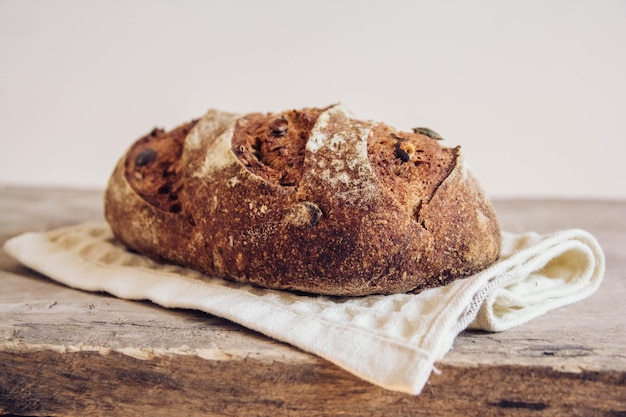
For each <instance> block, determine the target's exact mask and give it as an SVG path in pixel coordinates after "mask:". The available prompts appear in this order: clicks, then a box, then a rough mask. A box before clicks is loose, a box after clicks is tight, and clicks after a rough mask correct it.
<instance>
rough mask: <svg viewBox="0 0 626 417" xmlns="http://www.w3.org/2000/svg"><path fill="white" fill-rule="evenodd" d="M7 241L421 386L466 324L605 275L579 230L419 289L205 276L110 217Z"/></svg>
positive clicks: (523, 244)
mask: <svg viewBox="0 0 626 417" xmlns="http://www.w3.org/2000/svg"><path fill="white" fill-rule="evenodd" d="M4 249H5V250H6V252H7V253H9V254H10V255H11V256H13V257H14V258H16V259H17V260H18V261H20V262H21V263H23V264H24V265H26V266H28V267H30V268H32V269H34V270H36V271H38V272H40V273H42V274H44V275H47V276H48V277H50V278H52V279H54V280H56V281H58V282H61V283H63V284H65V285H68V286H70V287H74V288H79V289H82V290H87V291H105V292H107V293H110V294H112V295H114V296H117V297H120V298H125V299H132V300H144V299H145V300H151V301H152V302H154V303H156V304H159V305H161V306H164V307H178V308H189V309H197V310H202V311H205V312H207V313H211V314H214V315H216V316H220V317H224V318H227V319H229V320H231V321H234V322H237V323H240V324H242V325H243V326H246V327H248V328H250V329H253V330H256V331H258V332H261V333H264V334H266V335H268V336H270V337H273V338H275V339H278V340H281V341H284V342H287V343H290V344H292V345H294V346H297V347H299V348H301V349H303V350H305V351H308V352H311V353H314V354H316V355H319V356H321V357H323V358H325V359H327V360H329V361H331V362H333V363H335V364H336V365H338V366H340V367H342V368H344V369H346V370H347V371H349V372H352V373H353V374H355V375H357V376H359V377H361V378H363V379H365V380H367V381H370V382H372V383H374V384H377V385H380V386H382V387H384V388H387V389H391V390H396V391H402V392H406V393H411V394H419V393H420V391H421V390H422V388H423V386H424V384H425V383H426V382H427V380H428V378H429V376H430V374H431V372H432V370H433V365H434V363H435V361H436V360H439V359H441V358H442V357H443V356H444V355H445V354H446V352H448V351H449V350H450V349H451V347H452V344H453V341H454V338H455V337H456V336H457V335H458V333H459V332H461V331H462V330H463V329H465V328H467V327H471V328H476V329H484V330H488V331H501V330H506V329H508V328H511V327H513V326H517V325H520V324H522V323H524V322H526V321H528V320H530V319H532V318H535V317H537V316H540V315H542V314H544V313H546V312H547V311H549V310H551V309H554V308H557V307H560V306H563V305H566V304H570V303H573V302H576V301H579V300H581V299H583V298H585V297H587V296H589V295H591V294H592V293H593V292H594V291H595V290H596V289H597V288H598V286H599V285H600V282H601V280H602V277H603V275H604V255H603V253H602V250H601V248H600V246H599V245H598V242H597V241H596V240H595V239H594V238H593V236H591V235H590V234H589V233H587V232H585V231H583V230H566V231H561V232H557V233H553V234H550V235H538V234H535V233H528V234H523V235H514V234H509V233H504V234H503V247H502V253H501V256H500V259H499V261H498V262H497V263H496V264H494V265H493V266H491V267H490V268H488V269H487V270H485V271H483V272H481V273H478V274H476V275H474V276H472V277H469V278H466V279H461V280H457V281H454V282H453V283H452V284H450V285H448V286H446V287H442V288H436V289H430V290H426V291H423V292H421V293H419V294H397V295H388V296H368V297H359V298H334V297H321V296H304V295H296V294H292V293H289V292H283V291H273V290H265V289H259V288H255V287H252V286H247V285H242V284H236V283H232V282H227V281H224V280H222V279H218V278H212V277H208V276H206V275H203V274H200V273H198V272H195V271H192V270H190V269H186V268H182V267H177V266H173V265H163V264H159V263H156V262H154V261H152V260H150V259H147V258H145V257H143V256H140V255H137V254H135V253H131V252H129V251H127V250H125V248H124V247H123V246H121V245H120V244H119V243H118V242H117V241H116V240H115V239H114V238H113V236H112V234H111V231H110V229H109V227H108V226H107V224H105V223H87V224H80V225H77V226H73V227H68V228H62V229H56V230H52V231H49V232H45V233H34V232H31V233H25V234H22V235H20V236H17V237H14V238H12V239H10V240H9V241H7V242H6V244H5V245H4Z"/></svg>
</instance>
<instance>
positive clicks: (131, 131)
mask: <svg viewBox="0 0 626 417" xmlns="http://www.w3.org/2000/svg"><path fill="white" fill-rule="evenodd" d="M337 101H341V102H343V103H344V104H345V105H346V106H347V107H348V108H350V109H351V110H352V112H353V113H355V114H356V115H358V116H361V117H363V118H368V119H375V120H380V121H386V122H389V123H391V124H393V125H395V126H396V127H398V128H402V129H410V128H411V127H414V126H428V127H431V128H433V129H435V130H436V131H438V132H439V133H440V134H441V135H442V136H444V137H445V138H446V139H447V140H446V143H447V144H448V145H457V144H460V145H462V147H463V149H464V152H465V155H466V158H467V159H468V160H469V162H470V164H471V165H472V166H473V168H474V170H475V171H476V173H477V175H478V176H479V178H480V179H481V181H482V183H483V185H484V187H485V189H486V190H487V192H488V194H489V195H491V196H494V197H511V196H512V197H528V196H530V197H542V196H556V197H571V198H575V197H601V198H626V185H624V178H626V168H625V163H624V162H623V161H624V158H625V156H626V117H625V116H626V1H622V0H614V1H611V0H600V1H571V0H563V1H556V0H555V1H393V0H387V1H378V2H374V1H307V2H303V1H301V2H297V1H271V0H268V1H180V2H179V1H169V2H168V1H130V2H128V1H14V0H12V1H7V0H0V184H31V185H65V186H76V187H104V185H105V183H106V180H107V177H108V175H109V173H110V171H111V170H112V168H113V165H114V164H115V162H116V160H117V158H118V157H119V156H120V155H121V154H122V153H123V152H124V150H125V149H126V148H127V147H128V146H129V145H130V143H131V142H132V141H133V140H134V139H135V138H137V137H138V136H140V135H142V134H143V133H145V132H147V131H149V130H151V129H152V128H153V127H154V126H163V127H168V128H169V127H174V126H175V125H176V124H178V123H180V122H183V121H187V120H189V119H191V118H194V117H197V116H200V115H201V114H202V113H204V112H205V111H206V109H208V108H209V107H216V108H220V109H223V110H230V111H236V112H247V111H281V110H286V109H288V108H297V107H304V106H324V105H327V104H330V103H334V102H337Z"/></svg>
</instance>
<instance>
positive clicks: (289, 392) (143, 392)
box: [0, 189, 626, 416]
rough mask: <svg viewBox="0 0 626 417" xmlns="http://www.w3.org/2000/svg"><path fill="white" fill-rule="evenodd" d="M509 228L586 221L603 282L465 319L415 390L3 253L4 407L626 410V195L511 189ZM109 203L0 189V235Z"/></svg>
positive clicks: (89, 194)
mask: <svg viewBox="0 0 626 417" xmlns="http://www.w3.org/2000/svg"><path fill="white" fill-rule="evenodd" d="M496 210H497V212H498V216H499V218H500V220H501V222H502V224H503V226H504V228H505V229H506V230H510V231H515V232H520V231H527V230H536V231H539V232H549V231H554V230H559V229H565V228H571V227H580V228H584V229H586V230H588V231H590V232H591V233H593V234H594V235H595V236H596V237H597V238H598V240H599V241H600V243H601V244H602V246H603V248H604V250H605V253H606V255H607V275H606V278H605V282H604V283H603V285H602V287H601V289H600V290H599V292H598V293H597V294H595V295H594V296H593V297H591V298H589V299H587V300H585V301H583V302H580V303H577V304H575V305H572V306H567V307H564V308H562V309H559V310H556V311H553V312H551V313H550V314H548V315H546V316H544V317H540V318H538V319H536V320H533V321H531V322H530V323H527V324H526V325H524V326H520V327H518V328H515V329H512V330H509V331H507V332H503V333H497V334H490V333H483V332H464V333H463V334H462V335H461V336H460V337H459V338H458V339H457V341H456V343H455V348H454V350H453V351H451V352H450V353H449V354H448V355H447V356H446V357H445V358H444V360H442V361H441V362H440V363H438V364H437V367H438V368H439V369H440V370H441V374H438V375H433V376H432V377H431V380H430V381H429V383H428V385H427V386H426V388H425V390H424V392H423V393H422V394H421V395H420V396H418V397H413V396H409V395H405V394H399V393H395V392H390V391H386V390H383V389H380V388H378V387H375V386H373V385H371V384H368V383H366V382H363V381H361V380H359V379H358V378H356V377H354V376H352V375H350V374H348V373H347V372H345V371H342V370H341V369H339V368H337V367H335V366H334V365H332V364H330V363H328V362H326V361H324V360H322V359H320V358H317V357H315V356H313V355H310V354H307V353H304V352H302V351H300V350H298V349H295V348H293V347H291V346H288V345H286V344H283V343H280V342H276V341H274V340H271V339H268V338H266V337H264V336H262V335H259V334H257V333H255V332H252V331H250V330H248V329H245V328H242V327H241V326H239V325H236V324H233V323H230V322H228V321H226V320H222V319H219V318H216V317H213V316H210V315H207V314H204V313H199V312H195V311H188V310H167V309H163V308H160V307H158V306H155V305H153V304H150V303H144V302H130V301H126V300H119V299H116V298H113V297H110V296H108V295H105V294H92V293H85V292H81V291H76V290H73V289H70V288H66V287H63V286H61V285H58V284H56V283H54V282H52V281H50V280H48V279H46V278H45V277H42V276H40V275H38V274H36V273H34V272H32V271H30V270H28V269H26V268H24V267H22V266H20V265H18V264H17V263H16V262H15V261H13V260H12V259H10V258H9V257H8V256H7V255H6V254H5V253H3V252H0V415H3V414H17V415H63V416H79V415H81V416H84V415H110V416H117V415H145V414H150V415H155V416H158V415H172V414H174V413H175V414H176V415H297V416H323V415H339V414H340V415H353V416H357V415H358V416H366V415H397V416H405V415H406V416H409V415H433V414H444V413H448V414H458V415H468V416H471V415H481V416H489V415H503V414H506V415H529V414H531V413H532V415H542V416H552V415H554V416H557V415H559V416H560V415H575V416H577V415H580V416H589V415H603V416H619V415H626V305H625V304H626V303H623V300H624V299H625V298H626V253H624V250H623V244H624V243H625V241H626V239H625V237H626V216H625V215H626V202H598V201H501V202H496ZM101 217H102V209H101V193H100V192H98V191H72V190H36V189H0V242H4V240H6V239H7V238H8V237H10V236H13V235H15V234H18V233H21V232H23V231H26V230H43V229H48V228H52V227H58V226H61V225H69V224H73V223H76V222H80V221H84V220H94V219H100V218H101Z"/></svg>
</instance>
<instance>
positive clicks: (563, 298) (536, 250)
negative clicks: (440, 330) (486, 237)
mask: <svg viewBox="0 0 626 417" xmlns="http://www.w3.org/2000/svg"><path fill="white" fill-rule="evenodd" d="M525 255H526V256H527V259H526V260H525V261H524V262H522V263H519V262H518V263H516V264H515V266H514V267H513V270H512V271H511V273H510V274H508V276H507V277H506V279H503V280H499V281H498V282H494V283H493V284H495V285H492V288H491V289H490V291H488V293H487V294H486V297H484V299H483V300H482V301H481V307H480V310H479V311H478V314H477V315H476V317H475V320H474V321H473V322H472V323H471V324H470V325H469V327H470V328H473V329H480V330H486V331H491V332H501V331H505V330H508V329H511V328H513V327H516V326H519V325H522V324H524V323H526V322H528V321H530V320H533V319H535V318H537V317H539V316H541V315H544V314H546V313H547V312H549V311H551V310H554V309H556V308H559V307H564V306H566V305H570V304H573V303H576V302H579V301H581V300H583V299H585V298H587V297H589V296H591V295H592V294H594V293H595V292H596V291H597V290H598V288H599V287H600V284H601V282H602V279H603V277H604V272H605V267H606V265H605V257H604V253H603V251H602V248H601V246H600V244H599V242H598V241H597V240H596V239H595V238H594V237H593V236H592V235H591V234H590V233H589V232H587V231H585V230H582V229H570V230H564V231H561V232H556V233H553V234H550V235H547V236H546V238H545V239H543V240H542V241H540V242H538V243H536V244H535V245H532V247H530V248H529V250H528V251H527V252H526V253H525ZM567 256H576V257H578V258H579V259H583V258H584V260H585V265H586V268H585V270H581V271H579V273H578V276H577V279H576V280H575V282H574V283H573V284H566V285H564V286H563V287H562V288H563V291H562V294H560V295H558V296H553V297H547V296H544V297H540V298H545V299H542V300H539V301H538V302H536V303H533V304H528V305H526V306H519V308H518V309H516V310H514V311H513V312H511V313H510V314H509V315H508V316H507V317H506V318H504V317H499V316H498V315H497V314H496V313H495V310H496V309H497V300H498V297H499V294H500V292H501V291H503V288H504V287H505V286H506V285H507V284H508V283H510V282H511V281H513V280H514V279H517V278H519V277H520V276H527V275H529V274H532V273H538V272H540V271H541V270H542V269H543V268H544V267H545V266H546V265H548V264H549V263H550V262H552V261H554V260H557V259H559V258H561V257H567ZM546 279H549V278H546Z"/></svg>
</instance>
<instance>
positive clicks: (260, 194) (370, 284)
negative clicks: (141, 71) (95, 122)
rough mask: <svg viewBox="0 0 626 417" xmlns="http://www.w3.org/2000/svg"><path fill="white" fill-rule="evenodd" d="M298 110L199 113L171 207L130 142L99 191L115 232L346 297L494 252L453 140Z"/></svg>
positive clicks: (481, 201) (165, 251)
mask: <svg viewBox="0 0 626 417" xmlns="http://www.w3.org/2000/svg"><path fill="white" fill-rule="evenodd" d="M296 114H297V112H293V111H292V112H285V113H280V114H277V115H259V114H253V115H248V116H244V117H243V118H240V117H237V116H235V115H231V114H227V113H221V112H217V111H211V112H209V113H208V114H207V115H206V116H205V117H203V118H202V119H201V120H200V121H199V122H198V123H197V124H196V125H195V127H194V128H193V129H192V130H191V132H190V133H189V134H188V135H187V137H186V139H185V143H184V145H183V146H182V149H181V153H180V157H179V159H178V160H179V161H180V163H179V164H177V165H176V166H179V167H181V171H180V172H179V173H178V176H177V178H180V180H179V181H180V184H182V185H181V186H182V187H183V188H182V192H180V193H179V194H177V201H178V202H179V203H180V204H181V207H182V208H183V209H182V210H181V211H180V212H176V210H174V211H172V210H171V209H170V208H171V207H170V206H167V205H166V206H163V205H162V204H160V203H159V202H158V201H157V202H154V201H153V200H152V199H151V198H150V197H152V196H151V195H148V196H146V195H145V194H146V190H147V189H148V188H146V186H145V184H144V185H142V184H138V183H136V182H135V179H134V177H133V176H132V175H131V176H130V178H131V180H130V181H129V180H128V178H129V169H130V171H133V169H136V167H135V168H133V162H132V161H131V162H129V161H130V160H131V159H132V158H137V153H136V152H138V151H137V150H136V149H135V147H136V146H138V145H135V147H132V148H131V151H130V152H129V153H128V155H127V156H126V157H124V158H122V159H121V160H120V162H119V164H118V166H117V168H116V170H115V171H114V173H113V175H112V176H111V179H110V183H109V186H108V187H107V191H106V195H105V213H106V217H107V220H108V221H109V223H110V224H111V227H112V229H113V231H114V233H115V235H116V236H117V237H118V239H120V240H121V241H122V242H123V243H125V244H126V245H128V246H129V247H131V248H133V249H135V250H137V251H139V252H142V253H144V254H146V255H148V256H151V257H154V258H157V259H163V260H167V261H169V262H175V263H179V264H183V265H187V266H189V267H192V268H195V269H199V270H201V271H204V272H206V273H208V274H210V275H215V276H220V277H223V278H227V279H231V280H235V281H239V282H245V283H251V284H255V285H259V286H262V287H267V288H276V289H286V290H298V291H305V292H309V293H317V294H329V295H343V296H345V295H350V296H357V295H367V294H390V293H398V292H407V291H413V290H421V289H423V288H428V287H433V286H438V285H443V284H446V283H448V282H450V281H451V280H453V279H456V278H460V277H464V276H467V275H470V274H472V273H475V272H478V271H480V270H482V269H484V268H486V267H487V266H489V265H490V264H491V263H493V262H494V261H495V260H496V258H497V256H498V252H499V247H500V230H499V226H498V223H497V221H496V218H495V214H494V212H493V208H492V207H491V204H490V203H489V201H488V200H487V199H486V197H485V196H484V194H483V193H482V191H481V189H480V186H479V185H478V183H477V182H476V180H475V179H474V177H473V176H472V174H471V172H469V171H468V169H467V168H466V166H465V165H464V163H463V161H462V157H461V154H460V150H459V148H454V149H448V148H444V147H442V146H440V144H439V143H438V142H437V141H436V140H434V139H432V138H430V137H428V136H425V135H422V134H419V133H406V132H397V131H396V130H394V129H392V128H390V127H388V126H385V125H382V124H374V123H372V122H367V121H359V120H355V119H352V118H350V117H349V116H347V114H346V112H345V111H344V110H343V108H342V107H341V106H335V107H331V108H329V109H320V110H316V109H305V110H302V111H301V112H300V113H299V114H300V115H302V114H304V115H306V117H305V118H306V120H307V121H306V122H302V120H300V121H299V122H298V121H296V117H302V116H296ZM277 120H278V121H277ZM283 120H285V121H286V122H287V123H286V124H285V123H284V122H283ZM285 126H286V129H285ZM174 132H179V131H178V130H175V131H174ZM233 134H234V136H233ZM163 135H165V134H163ZM289 135H291V136H289ZM305 135H306V138H305V137H304V136H305ZM166 136H167V137H169V139H167V140H169V141H171V142H172V143H173V144H171V145H169V146H170V148H168V149H175V148H176V147H177V145H176V144H175V143H177V139H176V138H178V135H177V134H169V135H166ZM140 142H141V140H140ZM280 149H286V151H283V153H280V151H279V150H280ZM277 150H278V152H277ZM148 156H149V155H148ZM148 159H150V158H148ZM143 162H144V161H140V165H141V163H143ZM129 167H130V168H129ZM141 168H142V167H140V169H141ZM148 194H150V192H148Z"/></svg>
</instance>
